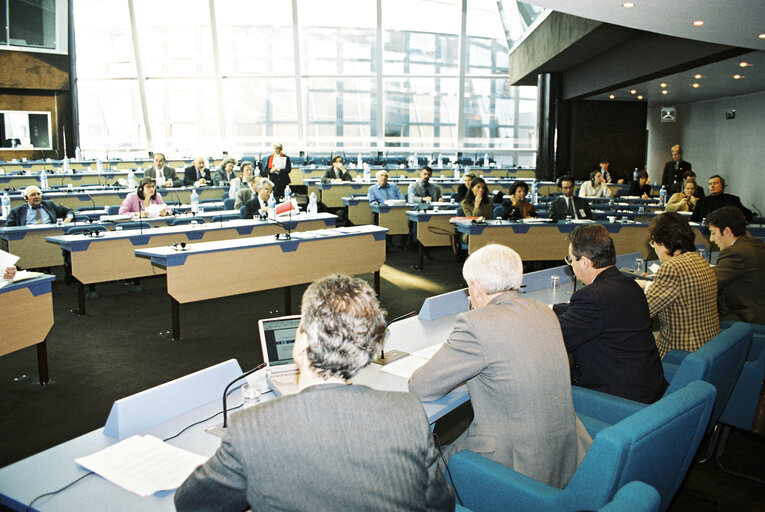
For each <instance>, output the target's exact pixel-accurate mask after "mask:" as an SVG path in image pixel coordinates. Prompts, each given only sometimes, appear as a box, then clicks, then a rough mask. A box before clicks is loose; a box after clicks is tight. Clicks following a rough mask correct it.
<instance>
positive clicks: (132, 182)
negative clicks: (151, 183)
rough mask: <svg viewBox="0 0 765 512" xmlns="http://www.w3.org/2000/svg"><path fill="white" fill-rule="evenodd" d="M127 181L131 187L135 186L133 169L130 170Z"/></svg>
mask: <svg viewBox="0 0 765 512" xmlns="http://www.w3.org/2000/svg"><path fill="white" fill-rule="evenodd" d="M127 182H128V188H131V189H132V188H135V174H134V173H133V169H130V170H129V171H128V178H127Z"/></svg>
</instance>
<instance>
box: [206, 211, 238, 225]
mask: <svg viewBox="0 0 765 512" xmlns="http://www.w3.org/2000/svg"><path fill="white" fill-rule="evenodd" d="M227 220H242V216H241V215H236V214H234V213H227V214H225V215H213V216H212V217H211V218H210V222H211V223H212V222H223V221H227Z"/></svg>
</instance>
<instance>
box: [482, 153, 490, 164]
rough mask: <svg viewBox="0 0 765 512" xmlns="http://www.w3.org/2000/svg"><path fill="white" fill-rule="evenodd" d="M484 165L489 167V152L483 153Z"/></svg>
mask: <svg viewBox="0 0 765 512" xmlns="http://www.w3.org/2000/svg"><path fill="white" fill-rule="evenodd" d="M483 166H484V167H489V154H488V153H484V154H483Z"/></svg>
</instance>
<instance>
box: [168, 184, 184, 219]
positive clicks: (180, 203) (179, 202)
mask: <svg viewBox="0 0 765 512" xmlns="http://www.w3.org/2000/svg"><path fill="white" fill-rule="evenodd" d="M170 192H172V193H173V194H175V199H177V200H178V209H177V210H176V211H174V212H173V215H176V214H179V213H181V206H182V205H183V201H181V196H180V195H179V194H178V191H177V190H175V189H173V190H171V191H170Z"/></svg>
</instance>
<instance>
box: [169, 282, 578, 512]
mask: <svg viewBox="0 0 765 512" xmlns="http://www.w3.org/2000/svg"><path fill="white" fill-rule="evenodd" d="M300 311H301V312H302V315H303V317H302V320H301V322H300V326H299V327H298V330H297V335H296V338H295V343H294V345H293V347H292V357H293V359H294V361H295V363H296V364H297V366H298V369H299V370H300V376H299V378H298V387H299V389H300V391H299V392H298V393H297V394H294V395H286V396H282V397H280V398H278V399H275V400H270V401H267V402H263V403H261V404H258V405H257V406H256V407H250V408H248V409H244V410H243V411H241V412H238V413H236V414H234V415H233V416H232V417H231V424H230V426H229V427H228V428H227V431H226V434H225V436H224V437H223V440H222V442H221V445H220V448H218V450H217V451H216V452H215V454H214V455H213V456H212V457H211V458H210V459H209V460H208V461H207V462H206V463H205V464H203V465H202V466H200V467H198V468H197V469H195V470H194V472H193V473H192V474H191V475H190V476H189V477H188V479H187V480H186V481H185V482H184V483H183V484H182V485H181V487H180V488H179V489H178V491H177V492H176V493H175V506H176V507H177V510H178V511H179V512H187V511H208V510H209V511H216V512H218V511H224V512H225V511H237V512H239V511H241V510H245V509H247V508H248V507H252V509H253V510H261V509H269V510H291V511H312V512H313V511H339V510H353V511H383V510H385V511H402V512H403V511H410V510H422V511H424V510H431V511H451V510H454V496H453V495H452V492H451V490H450V489H449V487H448V486H447V485H446V480H445V479H444V476H443V473H442V470H441V469H440V467H439V464H438V452H437V451H436V449H435V445H434V443H433V436H432V434H431V432H430V426H429V425H428V420H427V417H426V415H425V411H424V410H423V408H422V404H421V403H420V401H419V400H417V398H416V397H415V396H414V395H412V394H410V393H400V392H392V391H377V390H373V389H371V388H369V387H367V386H363V385H360V384H354V385H348V380H349V379H350V378H351V377H353V376H354V375H356V374H357V373H358V372H359V371H360V370H361V369H362V368H364V367H366V366H367V365H369V363H371V362H372V360H373V359H374V357H375V355H376V354H377V353H378V351H379V350H380V348H381V347H382V345H383V341H384V340H385V332H386V325H385V318H384V316H383V312H382V310H381V309H380V304H379V302H378V301H377V298H376V297H375V292H374V290H373V289H372V288H371V287H370V286H369V284H367V283H366V282H365V281H363V280H361V279H357V278H351V277H348V276H344V275H333V276H329V277H325V278H323V279H321V280H319V281H316V282H314V283H313V284H311V285H310V286H309V287H308V289H307V290H306V291H305V293H304V294H303V301H302V304H301V308H300ZM570 395H571V393H570V392H569V400H570Z"/></svg>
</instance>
